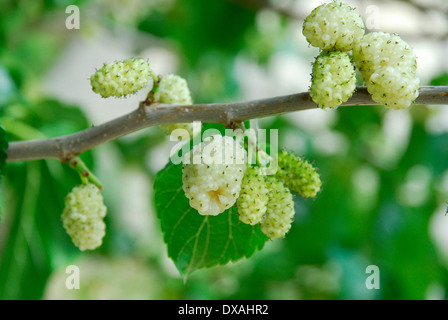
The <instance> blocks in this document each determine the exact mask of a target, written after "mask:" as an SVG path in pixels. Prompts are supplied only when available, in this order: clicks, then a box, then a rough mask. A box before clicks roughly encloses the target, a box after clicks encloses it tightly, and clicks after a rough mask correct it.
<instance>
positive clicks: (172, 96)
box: [154, 74, 193, 137]
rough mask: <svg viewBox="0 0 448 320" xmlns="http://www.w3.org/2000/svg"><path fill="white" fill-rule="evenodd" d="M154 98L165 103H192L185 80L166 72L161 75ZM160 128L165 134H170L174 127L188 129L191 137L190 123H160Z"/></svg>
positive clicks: (191, 126) (191, 128)
mask: <svg viewBox="0 0 448 320" xmlns="http://www.w3.org/2000/svg"><path fill="white" fill-rule="evenodd" d="M154 99H155V100H158V101H159V102H160V103H165V104H186V105H188V104H193V100H192V99H191V94H190V89H189V88H188V84H187V81H186V80H185V79H184V78H182V77H179V76H177V75H175V74H168V75H166V76H163V77H162V80H160V84H159V88H158V89H157V92H156V94H155V95H154ZM160 128H161V129H162V130H163V131H165V133H166V134H171V132H172V131H173V130H175V129H184V130H187V131H188V133H189V134H190V137H193V124H192V123H168V124H161V125H160Z"/></svg>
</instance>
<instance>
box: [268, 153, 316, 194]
mask: <svg viewBox="0 0 448 320" xmlns="http://www.w3.org/2000/svg"><path fill="white" fill-rule="evenodd" d="M277 159H278V169H277V172H276V174H275V177H276V178H277V179H278V180H280V181H281V182H282V183H283V184H284V185H285V186H286V187H287V188H289V189H291V191H293V192H296V193H298V194H299V195H301V196H302V197H304V198H313V197H315V196H316V195H317V193H318V192H319V191H320V188H321V186H322V182H321V180H320V177H319V174H318V173H317V171H316V169H315V168H314V167H313V165H312V164H311V163H309V162H308V161H306V160H304V159H301V158H300V157H298V156H296V155H294V154H291V153H289V152H286V151H281V152H280V153H279V154H278V156H277Z"/></svg>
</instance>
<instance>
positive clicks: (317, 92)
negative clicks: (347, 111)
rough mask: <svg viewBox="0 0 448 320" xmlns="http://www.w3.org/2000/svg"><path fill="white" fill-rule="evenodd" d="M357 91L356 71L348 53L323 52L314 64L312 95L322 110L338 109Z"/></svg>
mask: <svg viewBox="0 0 448 320" xmlns="http://www.w3.org/2000/svg"><path fill="white" fill-rule="evenodd" d="M355 89H356V75H355V69H354V67H353V65H352V63H351V61H350V58H349V56H348V54H347V53H345V52H340V51H333V52H326V51H323V52H322V53H321V54H320V55H319V56H318V57H317V58H316V61H315V62H314V65H313V74H312V80H311V88H310V95H311V98H312V99H313V101H314V102H315V103H316V104H317V105H318V106H319V107H320V108H323V109H324V108H336V107H337V106H339V105H340V104H342V103H343V102H345V101H347V100H348V99H349V98H350V97H351V96H352V95H353V92H354V91H355Z"/></svg>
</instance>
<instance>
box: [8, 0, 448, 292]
mask: <svg viewBox="0 0 448 320" xmlns="http://www.w3.org/2000/svg"><path fill="white" fill-rule="evenodd" d="M347 2H348V3H349V4H351V5H353V6H354V7H356V8H357V10H358V11H359V12H360V14H361V15H362V16H363V18H364V20H365V22H366V24H367V26H368V27H369V29H370V31H378V30H381V31H386V32H396V33H398V34H400V35H401V36H402V38H403V39H404V40H405V41H407V42H408V43H409V44H411V45H412V46H413V47H414V50H415V53H416V55H417V56H418V66H419V68H418V75H419V77H420V78H421V82H422V85H429V84H433V85H448V73H447V71H448V60H447V58H446V57H447V56H448V41H447V39H448V16H447V13H448V2H447V1H444V0H431V1H429V0H428V1H426V0H425V1H423V0H410V1H405V0H402V1H397V0H394V1H383V0H381V1H347ZM321 3H322V1H320V0H319V1H302V0H213V1H210V0H148V1H144V0H108V1H106V0H93V1H87V0H84V1H65V0H45V1H44V0H34V1H19V0H16V1H10V0H1V1H0V123H1V125H2V126H4V128H5V129H6V130H7V131H8V133H9V137H10V140H11V141H14V140H25V139H39V138H45V137H55V136H59V135H64V134H70V133H73V132H76V131H79V130H82V129H85V128H87V127H89V126H91V125H96V124H100V123H103V122H106V121H108V120H111V119H113V118H115V117H117V116H119V115H122V114H125V113H126V112H129V111H131V110H133V109H135V108H136V107H137V106H138V102H139V101H141V100H143V99H144V97H145V94H146V92H147V90H142V92H141V93H138V94H136V95H133V96H131V97H129V98H128V99H102V98H101V97H100V96H98V95H96V94H94V93H93V92H92V91H91V89H90V84H89V80H88V79H89V77H90V75H91V74H92V73H93V72H94V71H95V68H99V67H101V65H102V64H103V63H106V62H111V61H116V60H123V59H126V58H129V57H137V56H140V57H143V58H145V59H148V61H149V62H150V64H151V66H152V68H153V69H154V70H155V71H156V72H157V73H159V74H162V75H163V74H167V73H176V74H179V75H181V76H182V77H184V78H186V79H187V80H188V83H189V86H190V89H191V91H192V94H193V97H194V100H195V102H196V103H202V102H228V101H239V100H247V99H257V98H264V97H271V96H276V95H284V94H292V93H297V92H303V91H307V90H308V87H309V85H310V77H309V74H310V73H311V63H312V61H313V59H314V57H315V56H316V55H317V54H318V51H317V50H316V49H315V48H312V47H310V46H309V45H308V44H307V42H306V40H305V38H304V37H303V35H302V34H301V28H302V22H303V19H304V18H305V17H306V16H307V15H308V14H309V13H310V12H311V10H312V9H313V8H314V7H316V6H318V5H320V4H321ZM68 5H76V6H78V7H79V9H80V29H79V30H68V29H67V28H66V27H65V21H66V19H67V17H68V16H69V13H66V12H65V10H66V8H67V6H68ZM359 84H362V83H359ZM145 91H146V92H145ZM259 125H260V127H262V128H266V129H270V128H275V129H279V144H280V146H282V147H285V148H288V149H290V150H293V151H295V152H297V153H298V154H300V155H303V156H305V157H306V158H307V159H310V160H312V161H314V163H315V165H316V166H317V167H319V170H320V174H321V178H322V180H323V181H324V185H323V190H322V192H321V194H320V195H319V196H318V198H316V199H315V200H303V199H301V198H296V219H295V221H294V224H293V227H292V229H291V231H290V232H289V233H288V235H287V236H286V238H285V239H283V240H276V241H269V242H268V243H267V244H266V246H265V248H264V249H263V250H262V251H260V252H257V253H255V254H254V256H253V257H251V258H250V259H243V260H241V261H238V262H236V263H233V264H228V265H225V266H218V267H214V268H211V269H202V270H198V271H195V272H194V273H193V274H191V275H190V276H189V277H188V279H183V278H182V277H181V276H180V275H179V273H178V272H177V270H176V269H175V267H174V264H173V263H172V261H171V260H170V259H169V258H168V257H167V253H166V246H165V244H164V243H163V240H162V232H161V230H160V226H159V224H158V221H157V218H156V216H155V212H154V206H153V192H152V184H153V180H154V176H155V174H156V173H157V171H158V170H160V169H161V168H163V167H164V165H165V164H166V163H167V159H168V155H169V150H170V148H171V147H172V143H170V142H169V141H168V139H167V137H165V135H164V134H163V133H162V131H161V130H159V128H157V127H153V128H148V129H145V130H142V131H139V132H136V133H134V134H131V135H128V136H125V137H122V138H120V139H118V140H116V141H113V142H110V143H107V144H104V145H102V146H100V147H98V148H95V149H94V150H92V151H89V152H87V153H85V154H83V155H82V158H83V159H84V160H85V162H86V163H88V164H89V166H90V167H91V168H92V170H93V171H94V172H95V174H97V175H98V176H99V178H100V179H101V181H102V182H103V184H104V185H105V189H104V196H105V201H106V204H107V206H108V216H107V235H106V237H105V239H104V244H103V246H102V247H101V248H100V249H99V250H96V251H94V252H84V253H81V252H80V251H79V250H78V249H77V248H76V247H74V246H73V245H72V243H71V241H70V239H69V237H68V236H67V235H66V234H65V232H64V230H63V228H62V224H61V221H60V214H61V213H62V210H63V201H64V196H65V195H66V194H67V193H68V192H69V191H70V190H71V189H72V188H73V187H74V186H75V185H77V184H79V183H80V181H79V178H78V177H77V173H75V172H74V171H73V170H71V169H69V168H68V166H67V165H64V164H61V163H59V162H58V161H57V160H42V161H29V162H17V163H9V164H8V166H7V170H6V175H5V177H4V178H3V181H2V189H1V207H2V210H1V223H0V298H1V299H445V298H447V296H448V294H447V289H448V272H447V271H448V269H447V267H448V216H445V212H446V208H447V201H448V106H420V105H419V106H413V107H411V108H409V109H408V110H405V111H391V110H387V109H386V108H384V107H382V106H363V107H344V108H339V109H337V110H310V111H303V112H296V113H290V114H286V115H282V116H277V117H269V118H265V119H260V121H259ZM70 264H75V265H77V266H79V268H80V270H81V288H80V289H79V290H68V289H67V288H66V287H65V280H66V277H67V274H66V273H65V268H66V267H67V266H68V265H70ZM369 265H376V266H378V267H379V269H380V280H381V282H380V289H379V290H368V289H367V288H366V286H365V280H366V278H367V277H368V275H369V274H366V268H367V266H369Z"/></svg>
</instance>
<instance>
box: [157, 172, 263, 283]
mask: <svg viewBox="0 0 448 320" xmlns="http://www.w3.org/2000/svg"><path fill="white" fill-rule="evenodd" d="M154 190H155V205H156V209H157V215H158V217H159V220H160V223H161V227H162V232H163V234H164V241H165V243H166V245H167V247H168V256H169V257H170V258H171V259H172V260H173V261H174V263H175V265H176V267H177V269H178V270H179V272H180V273H181V274H182V275H188V274H190V273H191V272H193V271H194V270H197V269H200V268H206V267H211V266H214V265H219V264H226V263H228V262H230V261H237V260H239V259H241V258H243V257H246V258H247V257H250V256H251V255H253V254H254V252H255V251H256V250H260V249H262V248H263V246H264V243H265V242H266V240H267V237H266V236H265V235H264V234H263V233H262V232H261V231H260V228H259V227H258V226H250V225H247V224H244V223H242V222H240V221H239V218H238V215H237V214H236V212H237V210H236V209H235V208H230V209H228V210H226V211H225V212H223V213H221V214H219V215H217V216H202V215H200V214H199V213H198V212H197V211H196V210H195V209H193V208H191V207H190V204H189V201H188V199H187V198H186V197H185V194H184V191H183V189H182V169H181V165H173V164H168V165H167V166H166V167H165V168H164V169H163V170H161V171H160V172H159V173H158V174H157V176H156V179H155V182H154Z"/></svg>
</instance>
